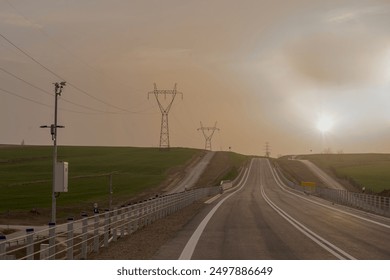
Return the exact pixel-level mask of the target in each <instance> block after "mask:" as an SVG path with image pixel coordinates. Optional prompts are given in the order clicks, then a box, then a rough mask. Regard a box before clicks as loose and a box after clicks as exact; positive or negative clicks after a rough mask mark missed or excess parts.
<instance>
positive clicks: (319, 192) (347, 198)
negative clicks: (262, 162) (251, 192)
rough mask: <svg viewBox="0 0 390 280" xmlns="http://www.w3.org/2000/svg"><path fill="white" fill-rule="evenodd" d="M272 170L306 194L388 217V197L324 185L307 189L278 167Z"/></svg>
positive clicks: (389, 200)
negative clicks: (289, 178)
mask: <svg viewBox="0 0 390 280" xmlns="http://www.w3.org/2000/svg"><path fill="white" fill-rule="evenodd" d="M274 170H275V172H277V174H278V175H279V177H280V178H281V180H282V182H283V183H284V184H285V185H286V186H288V187H290V188H293V189H295V190H298V191H301V192H305V193H306V194H308V193H309V194H312V195H316V196H319V197H321V198H324V199H326V200H329V201H332V202H334V203H337V204H341V205H345V206H349V207H353V208H357V209H360V210H364V211H367V212H371V213H375V214H379V215H382V216H387V217H390V197H384V196H379V195H371V194H365V193H358V192H351V191H347V190H336V189H331V188H324V187H314V188H310V189H309V188H307V187H302V186H300V185H298V184H296V183H294V182H291V181H290V180H288V179H287V178H286V177H285V176H284V174H283V172H282V171H281V170H280V167H278V166H276V167H275V169H274Z"/></svg>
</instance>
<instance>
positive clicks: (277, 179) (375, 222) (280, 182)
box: [268, 162, 390, 228]
mask: <svg viewBox="0 0 390 280" xmlns="http://www.w3.org/2000/svg"><path fill="white" fill-rule="evenodd" d="M268 165H269V167H270V169H271V173H272V176H273V177H274V179H275V182H276V183H277V184H278V186H279V187H280V188H281V189H282V190H284V191H286V192H288V193H290V194H292V195H295V196H297V197H299V198H301V199H304V200H306V201H309V202H311V203H314V204H316V205H319V206H322V207H325V208H328V209H331V210H334V211H337V212H340V213H343V214H346V215H349V216H352V217H355V218H358V219H361V220H364V221H366V222H370V223H373V224H376V225H379V226H382V227H385V228H390V225H386V224H382V223H380V222H377V221H373V220H369V219H367V218H364V217H361V216H358V215H355V214H352V213H349V212H346V211H343V210H340V209H337V208H335V207H331V206H328V205H325V204H322V203H320V202H317V201H314V200H312V199H308V198H306V197H304V196H302V195H299V194H296V193H294V192H292V191H290V190H288V187H287V186H286V185H285V184H284V183H283V181H282V180H281V179H280V177H279V175H278V173H277V172H276V171H274V170H273V168H272V167H271V165H270V163H269V162H268ZM275 175H276V176H275ZM283 186H284V187H283ZM380 218H383V217H382V216H380Z"/></svg>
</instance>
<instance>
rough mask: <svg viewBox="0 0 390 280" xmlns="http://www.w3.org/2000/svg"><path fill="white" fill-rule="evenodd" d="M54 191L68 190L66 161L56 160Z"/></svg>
mask: <svg viewBox="0 0 390 280" xmlns="http://www.w3.org/2000/svg"><path fill="white" fill-rule="evenodd" d="M54 191H55V192H67V191H68V163H67V162H57V163H56V181H55V188H54Z"/></svg>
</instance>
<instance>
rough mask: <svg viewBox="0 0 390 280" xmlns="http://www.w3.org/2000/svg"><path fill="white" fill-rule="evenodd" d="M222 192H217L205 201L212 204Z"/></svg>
mask: <svg viewBox="0 0 390 280" xmlns="http://www.w3.org/2000/svg"><path fill="white" fill-rule="evenodd" d="M221 195H222V194H217V195H216V196H213V197H212V198H210V199H209V200H207V201H205V202H204V203H206V204H211V203H213V202H214V201H215V200H217V199H218V198H219V197H220V196H221Z"/></svg>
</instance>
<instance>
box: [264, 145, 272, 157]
mask: <svg viewBox="0 0 390 280" xmlns="http://www.w3.org/2000/svg"><path fill="white" fill-rule="evenodd" d="M270 155H271V147H270V146H269V143H268V142H265V156H266V157H267V158H268V157H269V156H270Z"/></svg>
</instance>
